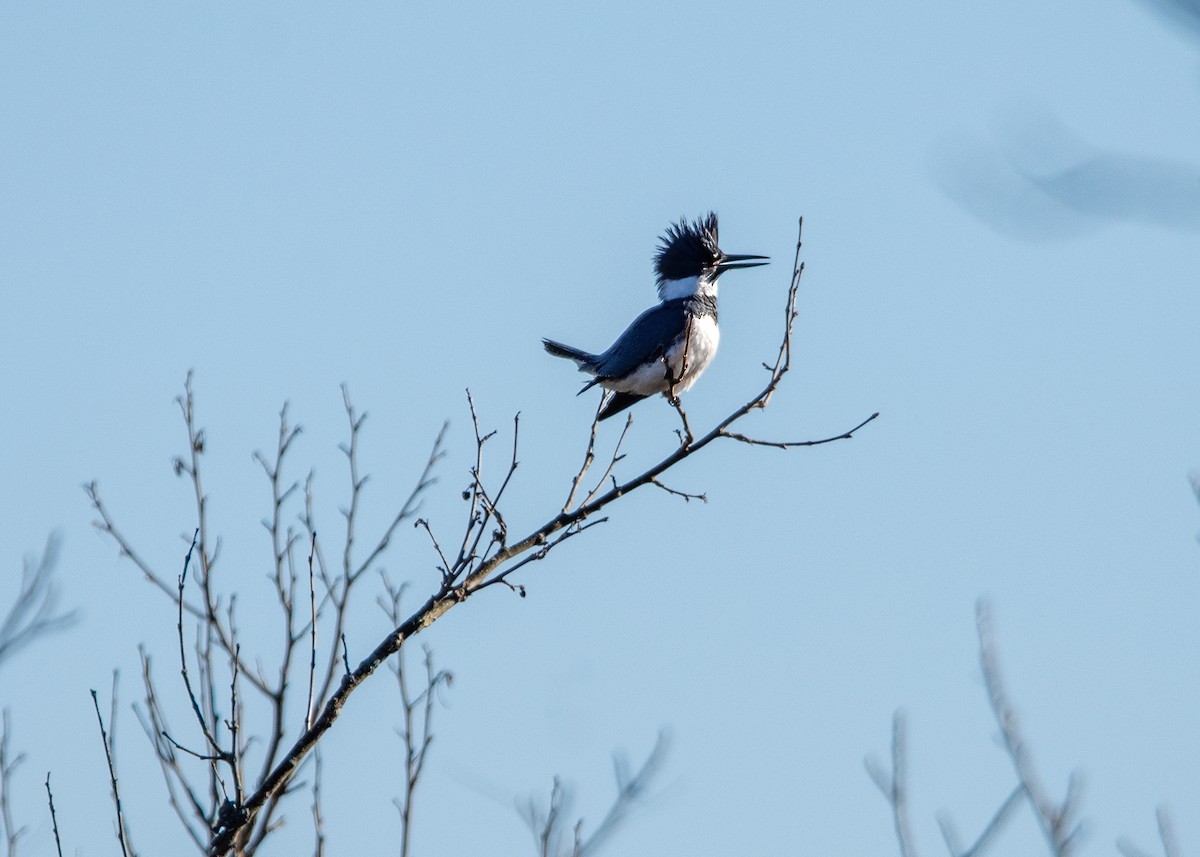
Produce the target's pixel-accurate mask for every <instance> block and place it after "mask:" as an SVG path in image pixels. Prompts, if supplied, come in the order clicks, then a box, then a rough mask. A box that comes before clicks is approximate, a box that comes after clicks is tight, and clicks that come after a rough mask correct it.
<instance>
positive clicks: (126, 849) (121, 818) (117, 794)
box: [92, 690, 132, 857]
mask: <svg viewBox="0 0 1200 857" xmlns="http://www.w3.org/2000/svg"><path fill="white" fill-rule="evenodd" d="M92 705H93V706H94V707H95V709H96V722H97V723H99V724H100V740H101V741H102V742H103V744H104V758H105V759H106V760H107V761H108V777H109V780H110V782H111V783H112V799H113V806H114V807H115V808H116V811H117V841H118V842H120V843H121V854H123V855H124V857H129V855H130V854H131V853H132V848H131V847H130V846H129V843H128V839H127V835H126V830H125V813H124V812H123V811H122V809H121V790H120V788H119V787H118V786H117V767H116V764H115V763H114V762H113V754H112V745H111V744H110V743H109V739H108V733H107V732H106V731H105V730H104V718H103V717H102V716H101V715H100V698H99V697H98V696H97V695H96V691H95V690H93V691H92Z"/></svg>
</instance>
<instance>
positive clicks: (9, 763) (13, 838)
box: [0, 708, 25, 857]
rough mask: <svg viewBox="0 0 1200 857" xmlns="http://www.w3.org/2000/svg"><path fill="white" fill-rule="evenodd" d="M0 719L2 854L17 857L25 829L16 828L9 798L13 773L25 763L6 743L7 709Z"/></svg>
mask: <svg viewBox="0 0 1200 857" xmlns="http://www.w3.org/2000/svg"><path fill="white" fill-rule="evenodd" d="M0 717H2V719H0V832H2V833H3V834H4V845H5V850H4V853H5V854H6V855H7V857H17V846H18V844H19V843H20V841H21V838H22V837H23V836H24V835H25V827H24V826H21V827H18V826H17V824H16V822H15V821H13V814H12V803H11V800H10V798H11V796H12V787H13V783H12V776H13V773H14V772H15V771H16V769H17V768H18V767H20V765H21V763H22V762H24V761H25V754H24V753H18V754H17V755H16V756H15V757H14V756H13V755H12V751H11V750H10V749H9V746H8V742H9V739H10V738H11V737H12V724H11V722H10V720H9V714H8V709H7V708H5V709H4V712H3V715H0Z"/></svg>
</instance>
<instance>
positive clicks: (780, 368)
mask: <svg viewBox="0 0 1200 857" xmlns="http://www.w3.org/2000/svg"><path fill="white" fill-rule="evenodd" d="M800 246H801V244H800V241H799V240H798V241H797V245H796V262H795V264H794V266H793V272H792V280H791V284H790V286H789V289H788V294H787V302H786V307H785V312H784V324H783V337H782V342H781V344H780V347H779V351H778V354H777V356H776V360H775V363H774V365H773V366H768V367H767V368H768V371H769V372H770V377H769V379H768V381H767V382H766V384H765V385H764V387H763V388H762V390H761V391H760V392H759V393H758V394H756V395H755V396H754V397H752V398H751V399H750V400H749V401H747V402H746V404H745V405H743V406H741V407H740V408H738V409H736V410H735V411H734V412H733V413H731V414H730V415H729V416H728V417H726V418H725V419H724V420H722V421H721V422H720V423H718V424H717V426H716V427H714V428H713V429H712V430H710V431H709V432H708V433H707V434H705V435H703V436H702V437H699V438H698V439H696V440H695V441H694V442H692V443H688V444H686V445H680V446H679V447H678V448H676V449H675V450H674V451H673V452H671V453H670V454H668V455H667V456H666V457H664V458H663V459H662V460H660V461H659V462H658V463H657V464H655V465H653V466H651V467H650V468H649V469H647V470H646V471H645V472H643V473H642V474H640V475H638V476H635V477H633V478H631V479H628V480H626V481H624V482H618V481H617V480H616V479H615V477H614V478H613V487H612V488H610V489H608V490H607V491H604V492H602V493H599V494H597V495H595V496H591V497H589V498H588V499H587V500H586V502H583V503H581V504H580V505H578V506H576V507H574V508H569V506H570V500H571V498H573V497H574V496H575V493H576V490H577V488H578V482H579V481H580V478H579V477H577V478H576V484H575V485H574V487H573V488H572V492H571V496H570V497H569V498H568V504H567V506H568V508H567V509H566V510H565V511H562V512H560V513H559V514H557V515H555V516H554V517H553V518H551V519H550V520H548V521H546V522H545V523H543V524H542V525H541V526H539V527H537V528H536V529H535V530H533V531H532V532H530V533H529V534H528V535H526V536H525V537H523V538H521V539H518V540H516V541H511V540H510V539H509V537H508V535H507V533H506V530H507V527H506V525H505V524H504V521H503V519H502V518H501V517H500V516H499V515H498V509H497V505H496V504H497V502H498V499H497V498H498V497H499V496H500V494H501V493H502V492H503V490H504V488H505V486H507V485H508V483H509V480H510V479H511V477H512V475H513V472H514V471H515V469H516V467H517V458H516V455H515V443H516V435H517V431H518V429H519V423H518V422H517V421H515V420H514V455H513V456H512V458H511V461H510V463H509V466H508V468H507V472H506V473H505V475H504V476H503V477H502V480H501V483H500V487H499V489H498V490H497V491H496V492H495V493H489V491H488V490H487V489H486V487H485V478H484V474H483V465H484V449H485V446H486V444H487V442H488V441H489V440H490V439H491V438H492V437H493V436H494V433H484V432H483V431H482V430H481V428H480V425H479V419H478V415H477V413H476V411H475V407H474V401H473V400H472V399H471V398H470V396H469V395H468V405H469V407H470V410H471V414H472V424H473V426H474V429H475V439H476V461H475V466H474V467H473V468H472V470H471V474H470V475H471V480H470V484H469V485H468V488H467V490H466V491H465V492H464V496H465V498H466V499H467V500H468V514H467V521H466V524H465V526H464V528H463V535H462V538H461V541H460V547H459V549H458V551H457V554H456V555H454V557H453V559H451V558H450V556H449V555H446V554H443V553H442V552H441V551H440V550H439V559H440V560H441V561H442V562H443V568H444V571H443V572H442V574H441V575H440V584H439V585H438V586H437V588H436V590H435V591H434V592H433V593H432V594H431V595H430V596H429V597H428V598H427V599H426V601H425V602H424V603H423V604H422V605H421V606H420V607H419V608H418V609H417V610H416V611H415V612H414V613H412V614H411V615H410V616H409V617H408V618H407V619H405V620H404V621H403V622H400V623H399V624H398V625H397V626H396V627H395V629H394V630H393V631H392V632H391V633H389V634H388V635H387V636H386V637H385V638H384V639H383V640H382V641H380V642H379V643H378V645H376V647H375V649H374V650H373V651H372V652H371V653H370V654H369V655H367V657H366V658H364V659H363V660H362V661H361V662H360V663H359V664H358V666H357V667H355V668H354V669H353V670H349V671H347V672H346V673H345V674H344V675H343V676H342V678H341V681H340V683H339V685H338V686H337V688H336V689H334V690H332V693H330V694H329V696H328V697H326V696H325V695H324V694H320V695H319V696H318V699H321V700H323V702H322V707H321V711H320V713H319V714H318V715H317V717H316V718H315V719H313V721H312V723H311V725H310V726H309V728H307V729H306V730H305V731H304V732H303V733H302V734H301V735H299V736H298V737H297V738H296V740H295V742H294V743H293V745H292V747H291V749H290V750H288V751H287V753H286V754H284V756H283V757H282V758H281V759H280V760H279V762H278V763H277V764H276V765H275V766H274V767H273V768H272V769H271V771H270V772H269V773H268V774H266V775H265V776H264V777H263V778H262V779H261V781H260V783H259V785H258V788H257V789H256V790H255V791H254V792H253V793H252V794H250V795H249V796H248V798H247V799H246V801H245V803H244V805H243V806H242V807H241V809H242V810H243V811H244V813H245V816H246V819H247V820H246V822H245V824H251V823H253V822H254V819H255V818H256V816H257V815H258V813H260V812H261V811H263V808H264V806H269V805H271V802H272V801H274V800H277V799H278V796H279V795H280V794H281V792H282V791H283V790H284V789H286V787H287V785H288V783H289V782H290V781H291V779H292V778H293V776H294V775H295V773H296V770H297V768H298V767H299V765H300V764H301V762H302V761H303V760H304V759H305V758H306V757H307V755H308V754H309V753H310V752H311V751H312V749H313V748H314V747H315V746H316V744H317V742H318V741H319V740H320V739H321V737H322V736H323V735H324V733H325V732H326V731H327V730H328V729H329V728H330V727H331V726H332V725H333V723H334V721H335V720H336V719H337V718H338V716H339V715H340V713H341V711H342V708H343V706H344V705H345V704H346V702H347V700H348V699H349V698H350V696H351V695H352V694H353V693H354V691H355V690H356V689H357V687H358V686H359V685H360V684H362V683H363V682H364V681H365V680H366V679H367V678H368V677H369V676H371V675H372V674H373V673H374V672H375V670H376V669H378V668H379V666H380V665H381V664H382V663H383V662H384V661H386V660H387V658H389V657H391V656H392V655H394V654H395V653H396V652H398V651H399V650H400V648H401V646H403V644H404V643H405V642H406V641H407V640H408V639H410V638H411V637H412V636H413V635H415V634H417V633H419V632H420V631H421V630H423V629H424V628H427V627H429V625H431V624H432V623H433V622H435V621H437V620H438V619H439V618H441V617H442V616H443V615H445V613H446V612H447V611H449V610H450V609H451V608H453V607H454V606H455V605H456V604H460V603H462V602H463V601H465V600H466V599H467V598H469V597H470V596H471V595H473V594H474V593H476V592H478V591H479V590H480V589H483V588H485V587H487V586H488V585H491V584H494V583H498V582H503V583H505V584H506V585H507V580H506V578H507V576H508V575H509V574H511V573H512V572H513V571H515V570H516V569H518V568H520V567H523V566H524V565H526V564H528V563H530V562H533V561H536V560H539V559H542V558H544V557H545V556H546V555H547V554H548V552H549V551H550V550H552V549H553V548H554V547H555V546H557V545H559V544H561V543H562V542H563V541H565V540H567V539H568V538H571V537H573V536H575V535H578V534H579V533H580V532H582V531H583V530H584V529H586V528H587V527H589V526H593V525H595V524H596V523H600V522H602V521H603V520H604V519H603V518H600V517H598V513H599V512H601V511H602V510H603V509H604V508H605V507H607V506H608V505H609V504H610V503H613V502H615V501H617V500H619V499H620V498H621V497H623V496H625V495H626V494H628V493H630V492H632V491H634V490H637V489H638V488H641V487H643V486H646V485H654V484H655V481H656V480H658V477H660V476H661V475H662V474H663V473H665V472H666V471H667V470H669V469H671V468H672V467H674V466H675V465H676V464H678V463H679V462H680V461H682V460H683V459H685V458H687V457H689V456H691V455H694V454H696V453H698V452H699V451H700V450H702V449H703V448H704V447H706V446H708V444H710V443H712V442H713V441H714V440H717V439H719V438H731V439H733V440H735V441H743V442H750V439H749V438H746V437H745V436H743V435H738V436H734V435H733V434H732V433H731V431H730V427H731V426H732V425H734V423H736V422H737V421H738V420H740V419H742V418H743V417H745V416H746V415H747V414H748V413H749V412H750V411H751V410H760V409H762V408H764V407H766V405H767V404H768V402H769V401H770V399H771V398H772V397H773V395H774V393H775V391H776V390H777V389H778V386H779V384H780V382H781V381H782V379H783V377H784V376H785V375H786V374H787V372H788V370H789V369H790V365H791V336H792V330H793V327H794V325H795V321H796V318H797V312H796V301H797V297H798V294H799V286H800V277H801V274H802V272H803V265H802V264H801V263H800V261H799V254H800ZM347 411H348V414H349V416H350V418H351V436H352V440H353V437H354V435H355V432H357V430H358V426H359V425H360V424H361V423H360V421H359V419H358V418H357V417H356V416H355V414H354V412H353V409H352V408H350V407H349V406H348V407H347ZM876 416H877V415H872V416H871V417H868V418H867V419H866V420H863V421H862V422H860V423H859V424H858V426H856V428H855V429H852V430H851V431H848V432H844V433H842V434H840V435H837V436H836V437H835V438H829V439H828V441H832V440H834V439H847V438H849V437H850V436H851V435H852V434H853V432H854V431H856V430H857V429H858V428H861V427H862V426H864V425H866V424H867V423H868V422H870V421H871V420H873V419H874V418H875V417H876ZM828 441H823V442H828ZM594 443H595V441H594V435H593V437H591V438H589V442H588V447H589V451H588V453H587V454H585V463H584V470H585V471H586V469H587V467H588V465H589V464H590V462H591V460H592V459H593V458H594V451H593V450H594ZM790 443H793V442H789V444H790ZM794 443H797V444H809V443H816V442H815V441H814V442H807V441H800V442H794ZM353 451H354V447H353V443H352V445H351V447H350V449H349V450H348V452H347V454H348V455H352V454H353ZM439 453H440V447H439V445H435V454H434V456H431V460H432V459H433V458H434V457H436V456H437V455H438V454H439ZM614 459H617V454H616V453H614ZM617 460H619V459H617ZM614 463H615V462H614ZM610 470H611V468H610ZM352 474H355V475H352V483H353V489H352V490H353V491H358V490H359V488H360V487H361V482H360V481H359V480H358V478H357V476H356V473H355V471H352ZM421 484H422V485H424V484H426V483H425V482H424V478H423V480H422V483H421ZM406 508H407V506H406ZM352 509H353V505H352ZM402 514H403V512H402ZM398 519H399V518H398ZM398 519H397V520H398ZM390 532H391V530H389V531H388V534H387V535H385V538H384V539H383V541H382V543H384V544H386V540H387V537H388V535H390ZM430 534H431V535H432V530H431V531H430ZM489 534H490V535H489ZM485 537H487V538H489V541H488V543H487V546H486V547H485V548H483V549H482V550H480V545H481V544H482V543H483V539H484V538H485ZM435 542H436V540H435ZM380 549H381V548H380ZM374 555H375V554H374V553H373V554H372V556H374ZM344 565H345V568H346V569H349V568H350V565H351V564H350V563H349V562H348V561H347V562H346V563H344ZM364 567H365V565H361V566H358V568H364ZM354 573H357V572H347V571H344V574H346V575H347V576H348V577H349V575H351V574H354ZM513 588H516V587H513ZM338 636H339V637H340V636H341V635H340V633H339V635H338ZM330 675H332V674H330ZM240 831H241V826H238V827H228V828H223V829H222V830H220V831H219V832H218V833H217V835H216V836H215V837H214V839H213V842H212V844H211V847H210V853H211V854H214V855H218V854H224V853H225V852H226V851H228V850H229V848H230V847H231V846H232V845H233V843H234V841H235V839H236V838H237V837H238V836H239V834H240Z"/></svg>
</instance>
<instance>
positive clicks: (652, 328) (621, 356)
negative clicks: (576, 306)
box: [596, 299, 687, 380]
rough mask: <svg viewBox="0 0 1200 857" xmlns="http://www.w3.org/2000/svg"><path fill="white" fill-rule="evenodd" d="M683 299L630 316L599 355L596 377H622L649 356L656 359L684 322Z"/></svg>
mask: <svg viewBox="0 0 1200 857" xmlns="http://www.w3.org/2000/svg"><path fill="white" fill-rule="evenodd" d="M685 303H686V302H685V301H684V300H682V299H681V300H673V301H665V302H663V303H661V304H659V305H658V306H656V307H651V308H650V309H648V310H646V311H645V312H644V313H642V314H641V315H639V316H638V317H637V318H635V319H634V320H633V323H632V324H630V325H629V327H627V328H626V329H625V332H624V333H622V334H621V335H620V336H619V337H618V338H617V341H616V342H614V343H613V344H612V346H611V347H610V348H609V349H608V350H607V351H605V352H604V353H603V354H601V355H599V358H598V359H597V361H596V379H597V380H604V379H607V378H622V377H624V376H626V375H628V374H629V373H630V372H632V371H633V370H634V369H637V368H638V367H639V366H642V365H643V364H645V363H648V362H650V361H652V360H660V359H662V356H663V354H664V353H666V350H667V348H668V347H669V346H670V345H671V343H672V342H674V341H675V339H676V337H678V336H679V335H680V334H681V333H682V332H683V330H684V328H685V327H686V325H687V310H686V308H685Z"/></svg>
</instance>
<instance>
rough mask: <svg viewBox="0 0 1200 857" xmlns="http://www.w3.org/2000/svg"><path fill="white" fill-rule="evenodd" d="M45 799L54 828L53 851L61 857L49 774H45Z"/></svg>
mask: <svg viewBox="0 0 1200 857" xmlns="http://www.w3.org/2000/svg"><path fill="white" fill-rule="evenodd" d="M46 799H47V800H48V801H50V824H51V826H52V827H53V828H54V849H55V851H57V852H58V857H63V852H62V838H61V837H59V835H58V813H56V812H55V811H54V792H52V791H50V772H49V771H47V772H46Z"/></svg>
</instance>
